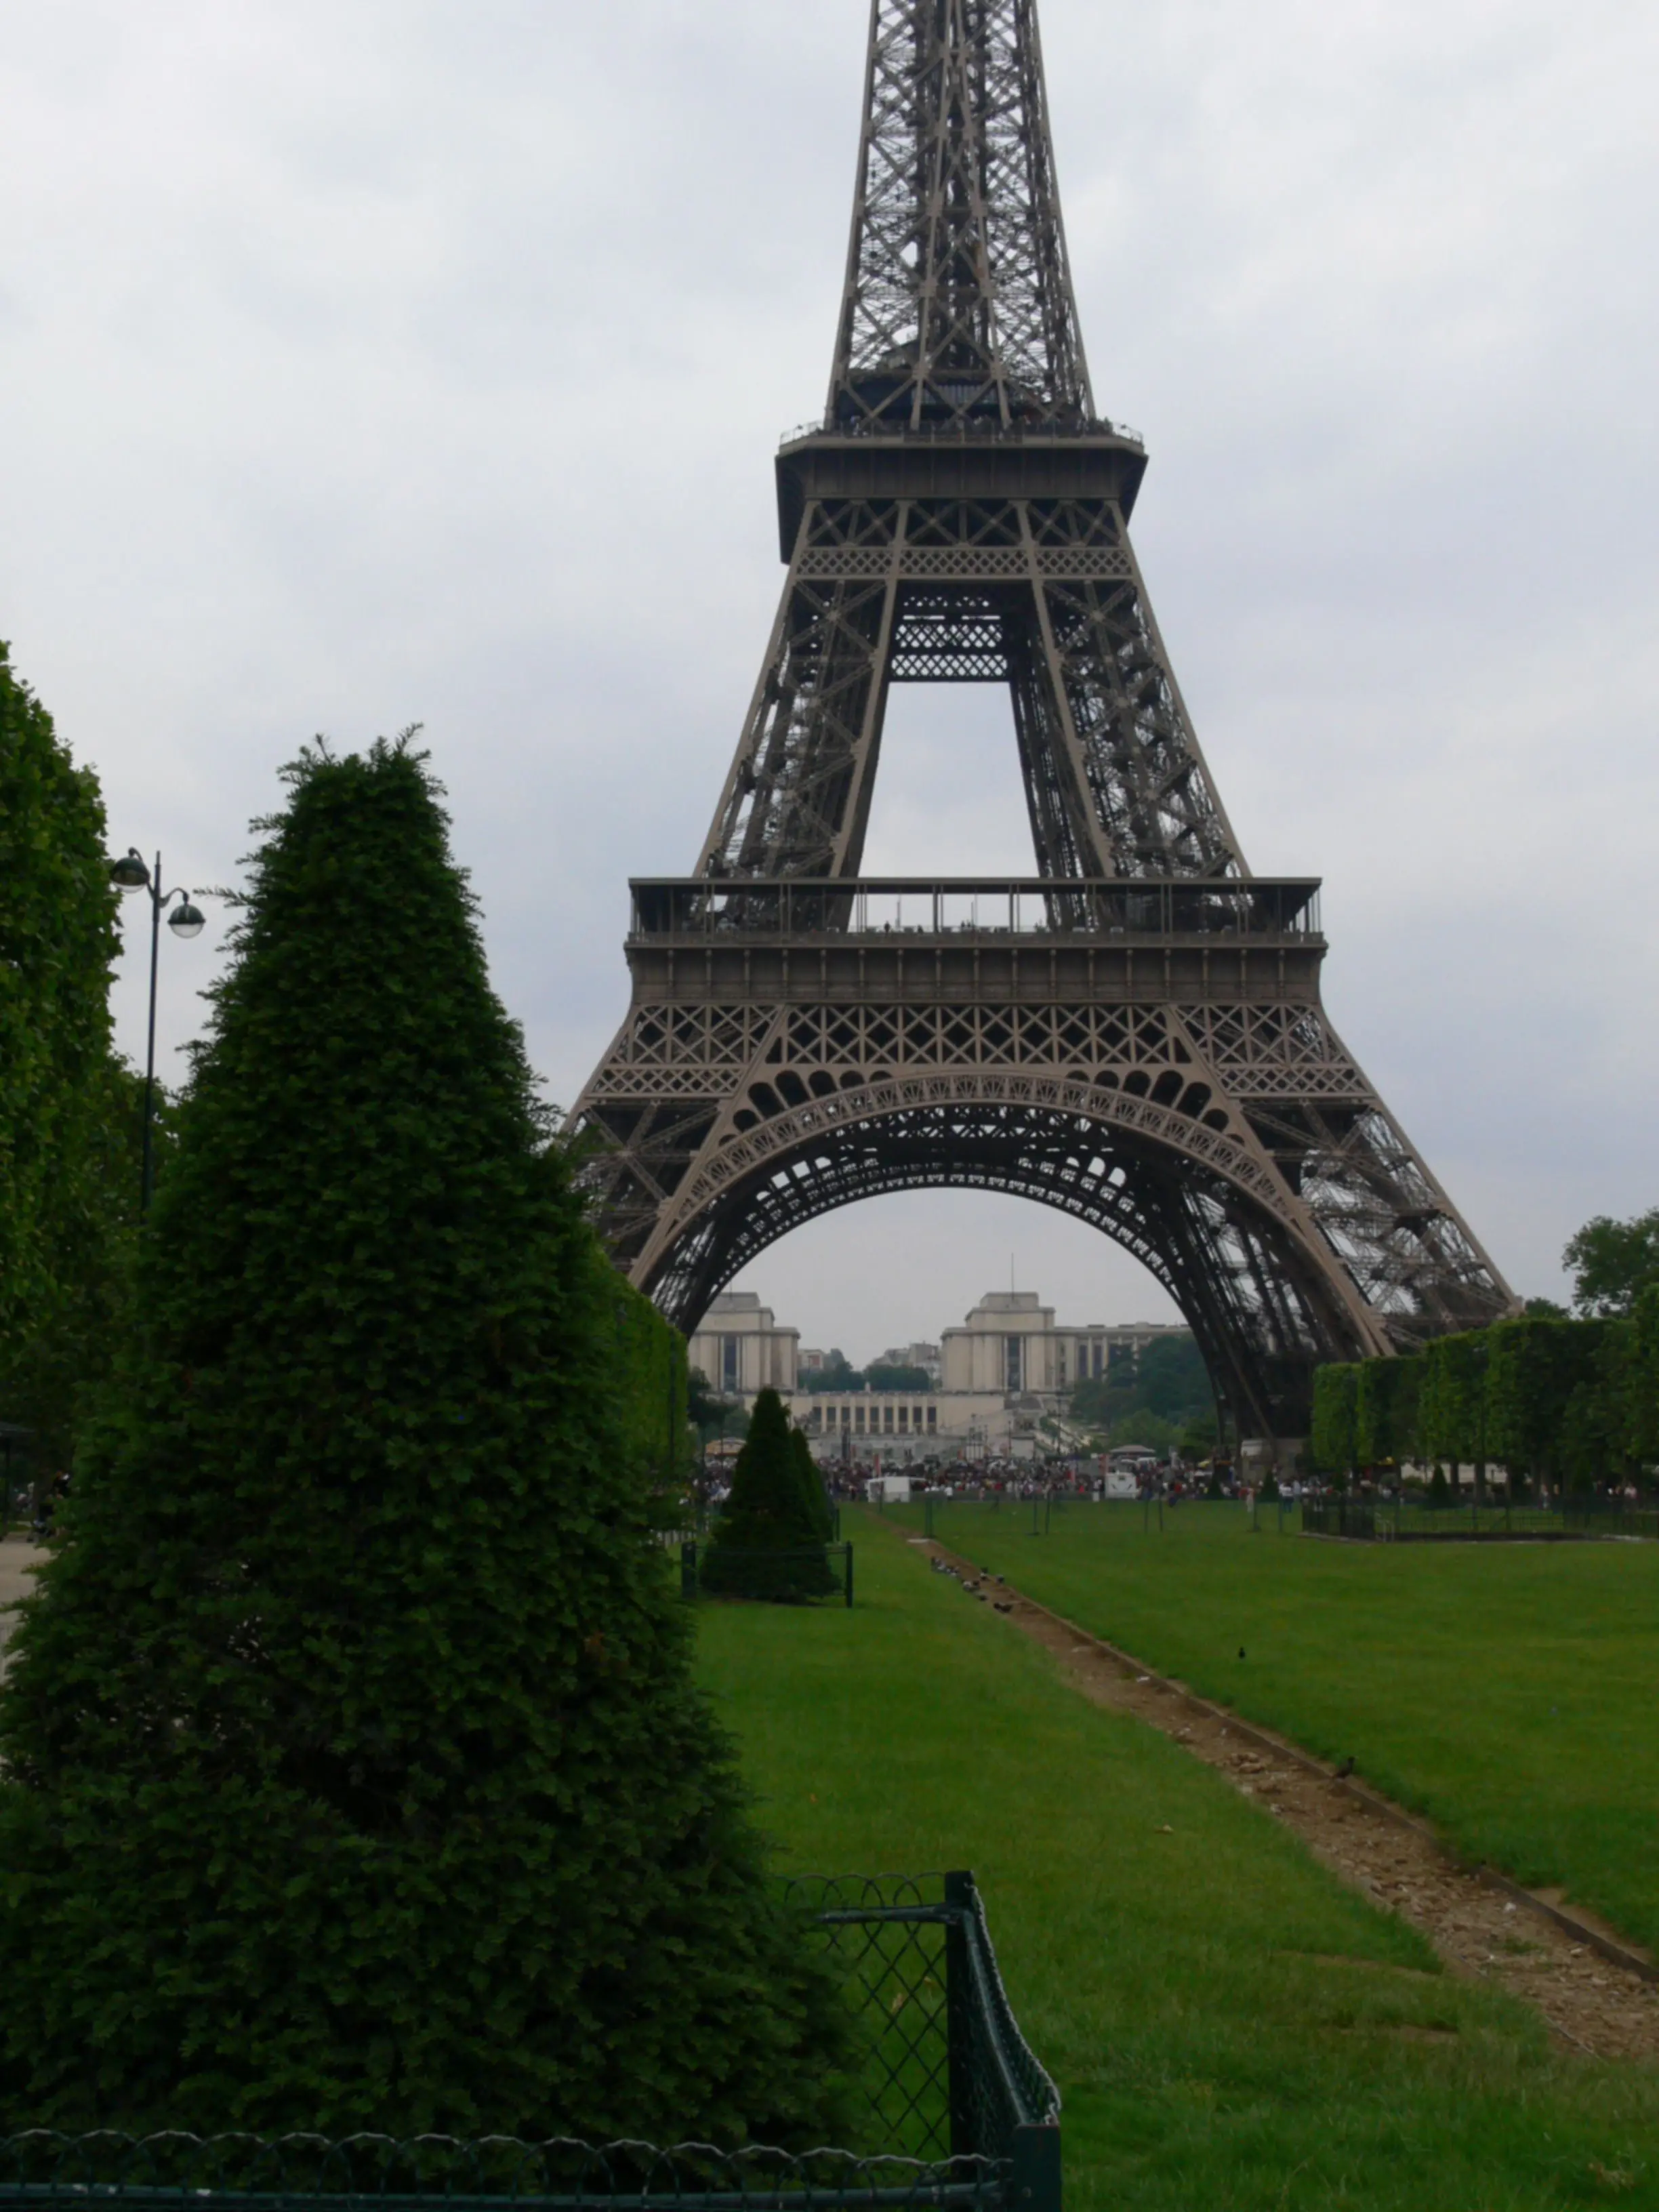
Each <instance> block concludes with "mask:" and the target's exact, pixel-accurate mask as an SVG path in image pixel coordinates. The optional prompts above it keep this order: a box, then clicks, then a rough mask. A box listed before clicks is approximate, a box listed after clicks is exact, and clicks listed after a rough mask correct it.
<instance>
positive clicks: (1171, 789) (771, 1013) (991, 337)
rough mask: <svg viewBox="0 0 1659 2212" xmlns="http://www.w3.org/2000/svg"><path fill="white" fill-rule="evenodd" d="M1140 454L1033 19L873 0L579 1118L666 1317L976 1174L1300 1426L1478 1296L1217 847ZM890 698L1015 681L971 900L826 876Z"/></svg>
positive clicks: (1388, 1132) (1463, 1260)
mask: <svg viewBox="0 0 1659 2212" xmlns="http://www.w3.org/2000/svg"><path fill="white" fill-rule="evenodd" d="M1145 459H1146V457H1145V453H1144V449H1143V448H1142V447H1140V445H1139V441H1137V440H1135V439H1134V438H1133V434H1131V433H1129V432H1127V431H1123V430H1121V429H1115V428H1113V426H1112V425H1111V424H1110V423H1108V422H1103V421H1101V420H1099V419H1097V417H1096V416H1095V413H1094V407H1093V401H1092V399H1091V395H1090V390H1089V380H1088V372H1087V369H1086V367H1085V362H1084V356H1083V345H1082V341H1081V338H1080V337H1079V331H1078V323H1077V313H1076V308H1075V306H1074V303H1073V296H1072V286H1071V279H1070V276H1069V274H1068V272H1067V268H1066V248H1065V240H1064V237H1063V234H1062V232H1061V228H1060V206H1059V200H1058V197H1057V194H1056V191H1055V186H1054V155H1053V151H1052V149H1051V147H1050V144H1049V138H1048V118H1047V110H1046V104H1045V99H1044V94H1043V86H1042V60H1041V56H1040V52H1039V49H1038V41H1037V31H1036V5H1035V0H873V4H872V10H871V21H870V42H869V53H868V63H867V68H866V89H865V113H864V128H863V133H862V137H861V139H860V154H859V169H858V184H857V190H856V193H855V197H854V213H853V231H852V242H851V246H850V249H849V252H848V274H847V283H846V289H845V293H844V295H843V300H842V313H841V319H840V323H839V326H838V331H837V338H836V355H835V363H834V368H833V371H832V374H831V378H830V387H829V404H828V407H827V409H826V412H825V416H824V420H823V422H822V424H820V425H818V426H817V427H816V428H813V429H812V430H811V431H809V432H806V433H804V434H801V435H799V436H797V437H796V438H793V439H792V440H790V441H787V442H786V444H785V446H784V447H783V450H782V451H781V453H780V455H779V458H778V491H779V514H780V532H781V547H782V550H783V554H784V557H785V558H786V559H787V562H788V574H787V578H786V580H785V583H784V587H783V593H782V598H781V602H780V605H779V608H778V613H777V617H776V620H775V623H774V624H773V629H772V635H771V640H770V642H769V646H768V648H767V652H766V655H765V659H764V661H763V666H762V670H761V675H760V679H759V681H758V683H757V685H756V689H755V693H754V696H753V698H752V700H751V702H750V708H749V713H748V714H747V716H746V717H745V719H744V725H743V728H742V731H741V733H740V735H739V738H738V746H737V750H736V753H735V755H734V757H733V759H732V767H731V769H730V771H729V773H728V775H727V777H726V784H725V787H724V789H723V790H722V793H721V794H720V803H719V805H718V806H717V807H716V809H715V812H714V821H713V823H712V824H711V826H710V829H709V832H708V837H707V839H706V840H705V842H704V844H703V848H702V854H701V857H700V860H699V862H698V866H697V872H696V877H695V878H689V879H686V880H684V881H683V882H678V883H664V882H656V883H653V884H650V885H648V886H647V885H636V886H635V931H634V934H633V935H632V936H631V937H630V939H629V963H630V967H631V969H632V970H633V981H634V999H633V1005H632V1006H631V1008H630V1011H629V1016H628V1018H627V1020H626V1021H625V1022H624V1023H623V1027H622V1029H621V1030H620V1031H619V1032H618V1035H617V1038H616V1040H615V1042H614V1043H613V1045H612V1047H611V1050H610V1051H609V1052H608V1053H607V1054H606V1055H605V1059H604V1060H603V1061H602V1062H601V1064H600V1066H599V1068H598V1070H597V1071H596V1072H595V1073H594V1076H593V1078H592V1081H591V1082H590V1083H589V1085H588V1086H587V1088H586V1091H584V1092H583V1094H582V1097H580V1100H579V1101H578V1103H577V1106H576V1108H575V1109H574V1114H573V1122H574V1126H575V1127H578V1128H579V1129H580V1131H581V1132H583V1133H584V1136H585V1139H586V1146H587V1150H586V1153H585V1159H586V1166H585V1170H584V1172H585V1173H586V1176H587V1177H588V1180H589V1182H590V1184H591V1186H592V1190H593V1192H594V1196H595V1202H596V1206H597V1218H598V1219H599V1225H600V1226H601V1228H602V1230H603V1231H604V1233H605V1237H606V1238H607V1239H608V1241H609V1243H610V1246H611V1251H612V1253H613V1255H615V1257H616V1258H617V1261H618V1264H619V1265H621V1266H623V1267H625V1268H626V1269H628V1271H629V1273H630V1274H631V1275H632V1277H633V1279H634V1280H635V1282H636V1283H638V1284H640V1285H641V1286H642V1287H644V1288H646V1289H647V1290H649V1291H650V1292H651V1294H652V1295H653V1297H655V1298H656V1299H657V1301H658V1302H659V1304H660V1305H661V1306H662V1308H663V1310H665V1312H666V1313H668V1314H669V1315H671V1316H672V1317H673V1318H674V1319H675V1320H676V1321H677V1322H679V1323H680V1325H681V1326H682V1327H685V1328H690V1327H691V1326H692V1325H694V1324H695V1323H696V1321H697V1320H698V1319H699V1317H700V1316H701V1314H702V1311H703V1310H704V1308H705V1307H706V1305H707V1304H708V1300H709V1298H711V1297H713V1296H714V1292H715V1291H717V1290H719V1289H720V1288H721V1287H722V1286H723V1285H725V1284H726V1283H727V1282H729V1281H730V1280H731V1279H732V1276H733V1275H734V1274H735V1273H737V1271H738V1269H739V1268H741V1267H744V1266H745V1265H747V1264H748V1263H749V1261H751V1260H752V1259H753V1258H754V1257H755V1256H756V1255H757V1254H758V1253H759V1252H761V1251H763V1249H765V1248H766V1246H767V1245H768V1244H769V1243H771V1242H772V1241H773V1240H774V1239H775V1237H781V1236H784V1235H786V1234H787V1233H788V1231H790V1230H791V1229H792V1228H793V1227H795V1226H797V1225H799V1224H800V1223H801V1222H803V1221H806V1220H810V1219H811V1218H814V1217H815V1216H816V1215H817V1214H820V1213H823V1212H827V1211H829V1210H830V1209H831V1208H833V1207H836V1206H845V1205H849V1204H852V1203H854V1202H855V1201H857V1200H860V1199H863V1198H866V1197H872V1196H876V1195H878V1194H882V1193H884V1192H889V1191H894V1190H901V1189H911V1188H923V1187H933V1186H941V1185H944V1186H952V1187H957V1188H976V1189H987V1190H998V1191H1006V1192H1012V1193H1015V1194H1019V1195H1022V1196H1024V1197H1028V1198H1031V1199H1034V1200H1037V1201H1039V1202H1040V1203H1042V1204H1044V1205H1049V1206H1058V1207H1060V1209H1062V1210H1063V1211H1065V1212H1070V1213H1073V1214H1074V1215H1075V1216H1077V1217H1078V1218H1080V1219H1084V1220H1087V1221H1091V1222H1092V1223H1094V1224H1095V1225H1096V1226H1097V1227H1098V1228H1100V1229H1101V1230H1102V1231H1103V1232H1104V1233H1105V1234H1106V1235H1108V1236H1110V1237H1114V1238H1115V1239H1116V1240H1117V1241H1118V1242H1119V1243H1122V1244H1123V1245H1125V1246H1126V1247H1127V1249H1129V1250H1131V1251H1133V1253H1135V1255H1137V1256H1138V1257H1139V1259H1141V1260H1142V1261H1144V1263H1145V1264H1146V1267H1148V1268H1150V1269H1151V1271H1152V1273H1153V1274H1154V1275H1155V1276H1156V1277H1157V1278H1158V1280H1159V1281H1161V1282H1162V1283H1164V1285H1165V1286H1166V1287H1167V1288H1168V1289H1169V1291H1170V1294H1171V1296H1172V1297H1174V1298H1175V1299H1176V1302H1177V1304H1179V1305H1180V1307H1181V1310H1182V1313H1183V1314H1184V1315H1185V1316H1186V1317H1187V1319H1188V1322H1190V1323H1191V1325H1192V1327H1193V1328H1194V1330H1195V1332H1196V1333H1197V1334H1198V1336H1199V1339H1200V1342H1201V1344H1202V1346H1203V1347H1204V1351H1205V1355H1206V1359H1207V1360H1208V1361H1209V1364H1210V1368H1211V1372H1212V1378H1213V1380H1214V1381H1215V1383H1216V1385H1217V1388H1218V1390H1219V1391H1220V1392H1221V1393H1222V1395H1224V1396H1225V1399H1226V1400H1227V1401H1228V1402H1229V1404H1230V1405H1231V1407H1232V1408H1233V1411H1234V1413H1235V1415H1236V1417H1237V1419H1238V1420H1239V1421H1240V1423H1241V1425H1244V1426H1247V1427H1249V1426H1253V1427H1256V1428H1259V1429H1261V1430H1263V1431H1267V1432H1269V1433H1277V1434H1279V1435H1287V1434H1288V1435H1295V1434H1298V1433H1300V1432H1302V1431H1303V1430H1304V1428H1305V1425H1306V1419H1307V1411H1308V1394H1309V1387H1310V1378H1311V1373H1312V1370H1313V1367H1314V1366H1315V1365H1316V1364H1317V1362H1318V1361H1319V1360H1321V1359H1328V1358H1353V1357H1357V1356H1361V1355H1364V1354H1370V1353H1376V1352H1386V1351H1388V1350H1389V1349H1390V1348H1397V1349H1407V1348H1410V1347H1412V1346H1415V1345H1416V1344H1418V1343H1420V1342H1422V1341H1423V1340H1425V1339H1426V1338H1428V1337H1431V1336H1433V1335H1437V1334H1442V1333H1443V1332H1445V1331H1447V1330H1450V1329H1455V1328H1470V1327H1474V1326H1478V1325H1480V1324H1481V1323H1483V1322H1488V1321H1491V1320H1492V1319H1494V1318H1496V1317H1497V1316H1499V1315H1500V1314H1502V1313H1504V1312H1505V1311H1507V1310H1512V1307H1513V1300H1512V1298H1511V1297H1510V1291H1509V1290H1508V1288H1507V1286H1506V1285H1505V1284H1504V1281H1503V1279H1502V1277H1501V1276H1500V1275H1499V1274H1498V1271H1497V1269H1496V1268H1495V1267H1493V1266H1492V1261H1491V1260H1490V1259H1489V1258H1488V1257H1487V1255H1486V1254H1485V1253H1484V1252H1483V1251H1482V1250H1481V1249H1480V1245H1479V1244H1478V1243H1476V1241H1475V1239H1474V1237H1473V1235H1472V1234H1471V1233H1470V1231H1469V1230H1468V1227H1467V1226H1466V1225H1465V1224H1464V1223H1463V1222H1462V1219H1461V1218H1459V1216H1458V1214H1457V1212H1456V1211H1455V1208H1454V1207H1453V1206H1452V1204H1451V1202H1450V1200H1449V1199H1448V1197H1447V1196H1446V1194H1445V1193H1444V1191H1443V1189H1442V1188H1440V1186H1439V1184H1438V1183H1437V1182H1436V1181H1435V1180H1434V1178H1433V1176H1431V1173H1430V1171H1429V1170H1428V1168H1427V1166H1426V1165H1425V1163H1424V1161H1423V1160H1422V1158H1421V1157H1420V1156H1419V1153H1418V1152H1416V1151H1415V1150H1414V1148H1413V1146H1412V1145H1411V1144H1410V1143H1409V1141H1408V1140H1407V1138H1406V1137H1405V1135H1404V1134H1403V1133H1402V1132H1401V1129H1400V1127H1399V1125H1398V1123H1397V1122H1396V1121H1395V1120H1394V1119H1393V1118H1392V1116H1391V1115H1389V1112H1388V1109H1387V1108H1386V1107H1385V1106H1384V1104H1383V1101H1382V1099H1381V1098H1380V1097H1378V1095H1377V1093H1376V1091H1375V1089H1374V1088H1373V1086H1372V1085H1370V1082H1369V1081H1368V1080H1367V1079H1366V1078H1365V1076H1364V1073H1363V1072H1362V1071H1361V1069H1360V1068H1359V1066H1358V1064H1357V1063H1356V1062H1355V1061H1354V1060H1353V1059H1352V1056H1351V1055H1350V1054H1348V1053H1347V1051H1346V1048H1344V1047H1343V1045H1342V1043H1341V1042H1340V1039H1339V1038H1338V1037H1337V1036H1336V1035H1335V1033H1334V1031H1333V1030H1332V1029H1331V1027H1330V1025H1329V1024H1328V1021H1327V1020H1326V1018H1325V1016H1324V1013H1323V1012H1322V1008H1321V1006H1320V1002H1319V968H1320V963H1321V961H1322V957H1323V951H1324V942H1323V939H1322V938H1321V937H1319V936H1318V934H1317V931H1318V924H1317V921H1316V918H1314V917H1315V915H1316V908H1315V907H1314V906H1313V904H1312V903H1311V900H1312V894H1313V891H1314V890H1315V889H1316V886H1314V885H1312V884H1308V883H1305V882H1301V883H1290V882H1284V883H1274V882H1267V883H1263V882H1261V881H1259V880H1258V879H1256V878H1253V877H1252V876H1251V874H1250V872H1249V867H1248V866H1247V865H1246V863H1245V860H1244V856H1243V853H1242V851H1241V850H1240V848H1239V845H1238V842H1237V838H1236V837H1235V836H1234V835H1233V832H1232V829H1231V825H1230V824H1229V823H1228V820H1227V816H1226V812H1225V808H1224V807H1223V805H1222V803H1221V799H1220V796H1219V794H1218V791H1217V789H1216V787H1215V784H1214V781H1213V780H1212V777H1211V775H1210V773H1209V769H1208V768H1207V766H1206V763H1205V760H1204V757H1203V753H1202V751H1201V750H1200V745H1199V743H1198V739H1197V737H1196V735H1195V733H1194V729H1193V726H1192V722H1191V719H1190V717H1189V716H1188V713H1187V710H1186V707H1185V705H1184V703H1183V702H1182V696H1181V691H1180V687H1179V685H1178V684H1177V683H1176V677H1175V672H1174V670H1173V668H1172V666H1171V665H1170V657H1169V654H1168V653H1167V652H1166V650H1165V648H1164V641H1163V639H1162V637H1161V635H1159V632H1158V624H1157V622H1156V620H1155V618H1154V617H1153V614H1152V606H1151V602H1150V600H1149V599H1148V596H1147V593H1146V586H1145V583H1144V580H1143V579H1142V577H1141V574H1140V571H1139V566H1138V564H1137V562H1136V560H1135V556H1134V551H1133V547H1132V546H1131V544H1130V542H1129V536H1128V529H1127V518H1128V515H1129V513H1130V510H1131V507H1133V501H1134V498H1135V495H1136V493H1137V490H1138V489H1139V483H1140V477H1141V473H1142V471H1143V470H1144V467H1145ZM911 682H945V683H1000V684H1006V685H1007V687H1008V690H1009V694H1010V698H1011V702H1012V722H1013V728H1014V734H1015V741H1016V744H1017V745H1018V755H1019V762H1020V769H1021V774H1022V776H1023V779H1024V787H1025V793H1026V801H1027V808H1028V811H1029V815H1030V827H1031V836H1032V842H1033V845H1034V848H1035V850H1036V865H1037V869H1038V877H1037V878H1036V881H1035V882H1034V883H1031V884H998V885H994V886H987V887H985V888H986V890H987V918H981V915H980V913H979V902H978V890H979V888H980V887H979V886H977V885H969V886H957V887H956V888H955V890H952V887H951V885H949V884H914V885H912V884H902V883H898V884H896V883H892V882H886V881H884V882H883V883H882V884H880V885H879V886H875V885H866V884H865V883H863V882H862V881H861V880H860V877H859V866H860V858H861V855H862V852H863V848H864V841H865V836H866V829H867V825H868V822H869V817H870V806H871V797H872V791H873V789H874V785H875V778H876V773H877V769H878V763H879V758H880V750H881V737H882V726H883V720H884V714H885V711H886V704H887V696H888V691H889V688H890V685H892V684H896V683H911ZM909 893H914V894H915V897H914V898H913V899H912V900H911V902H910V907H909V908H907V904H906V897H907V894H909ZM889 899H892V901H893V905H894V910H895V913H896V919H895V920H894V921H892V922H891V923H890V924H889V923H886V922H879V923H878V921H875V920H874V919H873V916H874V915H875V913H876V911H877V909H878V908H881V907H884V902H886V901H887V900H889ZM963 899H966V901H967V903H968V907H969V916H970V918H969V920H968V921H963V920H962V919H961V918H960V916H959V915H958V916H957V918H956V919H955V920H951V919H950V918H949V915H950V913H951V911H952V910H953V900H954V902H955V904H956V905H957V906H958V907H959V906H960V905H961V903H962V902H963ZM991 907H997V908H1000V912H1001V914H1002V917H1003V918H1002V920H1001V921H1000V922H994V921H991V920H990V919H988V912H989V908H991ZM912 908H914V909H915V911H917V912H921V913H923V914H924V915H926V916H927V921H926V924H925V926H922V927H917V925H916V924H915V922H914V921H907V920H906V919H905V918H904V917H905V915H906V913H907V912H908V911H910V910H911V909H912ZM1022 917H1024V919H1022ZM1032 917H1035V920H1033V919H1032Z"/></svg>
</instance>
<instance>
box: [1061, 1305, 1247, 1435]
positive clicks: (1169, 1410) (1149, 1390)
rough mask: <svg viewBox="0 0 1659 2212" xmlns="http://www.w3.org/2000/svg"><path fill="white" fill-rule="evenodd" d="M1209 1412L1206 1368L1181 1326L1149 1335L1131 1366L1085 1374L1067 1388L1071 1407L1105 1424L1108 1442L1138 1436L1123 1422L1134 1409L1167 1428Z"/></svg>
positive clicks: (1211, 1408)
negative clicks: (1073, 1386) (1177, 1330)
mask: <svg viewBox="0 0 1659 2212" xmlns="http://www.w3.org/2000/svg"><path fill="white" fill-rule="evenodd" d="M1213 1412H1214V1394H1213V1392H1212V1389H1211V1387H1210V1376H1209V1370H1208V1369H1207V1368H1206V1366H1205V1364H1204V1355H1203V1353H1202V1352H1200V1350H1199V1348H1198V1340H1197V1339H1196V1338H1195V1337H1192V1336H1188V1334H1185V1333H1184V1332H1182V1334H1178V1335H1174V1336H1161V1337H1154V1338H1153V1340H1152V1342H1151V1343H1150V1344H1149V1345H1147V1346H1146V1349H1145V1350H1144V1351H1143V1352H1141V1354H1140V1357H1139V1359H1138V1360H1136V1362H1135V1363H1134V1364H1133V1366H1127V1365H1120V1366H1117V1367H1114V1368H1110V1369H1109V1370H1108V1371H1107V1372H1106V1373H1105V1374H1103V1375H1091V1376H1089V1377H1088V1378H1087V1379H1086V1380H1085V1381H1084V1382H1081V1383H1079V1384H1078V1386H1077V1388H1076V1389H1074V1390H1073V1393H1072V1413H1073V1417H1074V1418H1075V1419H1078V1420H1080V1421H1089V1422H1092V1423H1094V1424H1096V1425H1098V1426H1099V1427H1101V1428H1102V1429H1103V1430H1105V1431H1106V1432H1107V1434H1108V1436H1109V1438H1110V1440H1111V1441H1112V1443H1135V1442H1138V1441H1139V1440H1140V1439H1139V1437H1133V1436H1131V1435H1130V1434H1129V1433H1128V1431H1127V1428H1126V1427H1125V1424H1126V1422H1127V1421H1129V1420H1130V1419H1133V1416H1134V1415H1136V1414H1138V1413H1151V1414H1152V1415H1154V1416H1155V1417H1156V1418H1157V1419H1158V1420H1159V1421H1161V1422H1164V1423H1165V1424H1166V1425H1169V1427H1170V1430H1171V1431H1172V1432H1173V1431H1176V1430H1178V1429H1179V1428H1180V1427H1181V1426H1182V1425H1184V1424H1187V1423H1189V1422H1194V1421H1201V1420H1202V1419H1204V1418H1205V1416H1206V1415H1212V1414H1213Z"/></svg>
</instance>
